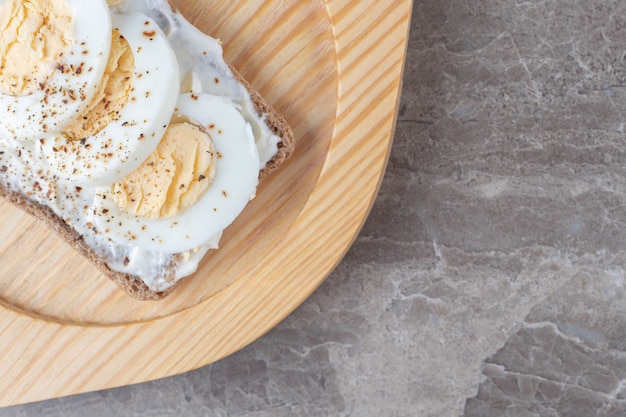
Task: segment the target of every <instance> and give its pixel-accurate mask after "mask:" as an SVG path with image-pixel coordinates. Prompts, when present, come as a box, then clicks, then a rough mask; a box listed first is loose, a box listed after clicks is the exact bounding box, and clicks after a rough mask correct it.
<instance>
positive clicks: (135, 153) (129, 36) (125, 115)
mask: <svg viewBox="0 0 626 417" xmlns="http://www.w3.org/2000/svg"><path fill="white" fill-rule="evenodd" d="M111 16H112V21H113V27H114V28H115V29H117V30H118V31H119V33H120V34H121V35H122V36H123V37H124V38H125V39H126V41H127V42H128V44H129V45H130V48H131V50H132V53H133V57H134V63H135V71H134V78H133V81H132V89H131V91H130V96H129V97H128V100H127V102H126V104H125V105H124V107H123V108H122V109H121V110H120V112H119V115H118V116H117V117H116V119H115V120H113V121H112V122H110V123H109V124H108V125H106V126H105V127H104V128H103V129H102V130H100V131H99V132H98V133H96V134H95V135H93V136H89V137H87V138H82V139H80V140H70V139H69V138H67V137H66V136H64V135H55V136H52V137H47V138H44V139H42V140H41V143H42V148H43V150H44V153H45V154H46V156H47V158H48V162H49V164H50V166H51V168H52V169H53V170H55V171H56V173H57V175H58V176H59V177H61V178H63V179H66V180H69V181H72V182H74V183H76V184H78V185H84V186H102V185H107V184H111V183H114V182H115V181H117V180H119V179H120V178H123V177H124V176H126V175H127V174H128V173H130V172H132V171H133V170H135V169H136V168H137V167H138V166H139V165H141V163H142V162H143V161H144V159H146V157H147V156H148V155H150V153H151V152H152V151H153V150H154V149H155V148H156V147H157V145H158V144H159V141H160V140H161V137H162V136H163V133H164V132H165V130H166V128H167V125H168V123H169V120H170V118H171V115H172V112H173V111H174V107H175V106H176V100H177V98H178V95H179V88H180V87H179V70H178V62H177V60H176V56H175V54H174V52H173V51H172V49H171V48H170V46H169V43H168V41H167V39H166V37H165V35H164V34H163V32H162V31H161V29H160V28H159V27H158V26H157V24H156V23H155V22H154V21H153V20H151V19H150V18H148V17H147V16H145V15H144V14H141V13H136V12H134V13H127V14H115V13H113V14H111Z"/></svg>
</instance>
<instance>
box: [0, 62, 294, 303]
mask: <svg viewBox="0 0 626 417" xmlns="http://www.w3.org/2000/svg"><path fill="white" fill-rule="evenodd" d="M231 71H232V72H233V74H234V76H235V77H236V78H237V79H238V80H239V81H240V82H241V83H242V84H243V85H244V86H245V87H246V88H247V90H248V91H249V93H250V96H251V98H252V102H253V103H254V106H255V109H256V110H257V113H258V115H259V116H263V118H264V121H265V123H266V125H267V126H268V127H269V128H270V130H271V131H272V132H273V133H274V134H275V135H276V136H278V137H279V138H280V139H281V140H280V142H279V143H278V151H277V153H276V154H275V155H274V157H273V158H272V159H271V160H270V161H269V162H268V163H267V164H266V165H265V167H264V168H263V169H262V170H261V171H260V172H259V181H262V180H263V179H264V178H266V177H267V176H268V175H269V174H270V173H271V172H273V171H274V170H276V169H277V168H278V167H280V166H281V165H282V164H283V162H284V161H285V160H286V159H287V158H289V157H290V156H291V154H292V153H293V150H294V146H295V140H294V136H293V133H292V131H291V128H290V127H289V125H288V124H287V122H286V121H285V119H284V117H283V116H282V115H281V114H280V113H278V112H277V111H275V110H274V108H273V107H272V106H271V105H270V104H269V103H267V102H266V101H265V100H264V99H263V97H262V96H261V95H260V94H259V93H258V92H257V91H255V90H254V89H253V88H252V87H251V86H250V84H249V83H248V82H247V81H246V80H245V79H244V78H243V77H242V76H241V74H240V73H239V72H238V71H237V70H236V69H235V68H233V67H232V66H231ZM1 176H2V173H1V172H0V177H1ZM2 184H3V182H2V181H0V196H2V197H3V198H5V199H6V200H8V201H10V202H11V203H13V204H15V205H16V206H18V207H20V208H21V209H23V210H24V211H26V212H27V213H29V214H31V215H32V216H34V217H35V218H37V219H39V220H41V221H43V222H44V223H45V224H46V225H48V226H49V227H51V228H52V229H53V230H54V231H55V232H56V233H57V234H58V235H59V236H61V238H63V239H64V240H65V241H67V242H68V243H69V244H70V245H71V246H72V247H74V248H75V249H76V250H77V251H78V252H79V253H80V254H82V255H83V256H85V257H86V258H87V259H89V260H90V261H91V262H92V263H93V264H94V265H96V266H97V267H98V268H99V269H100V270H101V271H102V272H103V273H104V275H105V276H107V277H108V278H109V279H111V280H112V281H113V282H115V283H116V284H117V285H118V286H119V287H120V288H121V289H122V290H124V291H125V292H126V293H128V295H130V296H131V297H133V298H136V299H138V300H159V299H162V298H164V297H166V296H167V295H168V294H170V293H171V292H172V291H174V289H175V288H176V287H177V284H178V283H179V282H180V281H178V282H177V283H176V284H174V285H173V286H172V287H170V288H168V289H167V290H165V291H153V290H151V289H150V288H149V287H148V286H147V285H146V284H145V283H144V281H143V280H142V279H141V277H138V276H134V275H129V274H125V273H121V272H117V271H114V270H112V269H111V268H110V267H109V266H108V265H107V263H106V261H105V260H104V259H101V258H100V257H98V255H97V254H96V252H95V251H94V250H93V249H92V248H91V247H90V246H89V245H88V244H87V243H86V242H85V241H84V240H83V238H82V236H81V235H80V234H79V233H78V232H77V231H76V230H75V229H73V228H72V227H71V226H70V225H69V224H67V223H66V222H65V221H64V220H63V219H62V218H60V217H59V216H58V215H56V214H55V213H54V211H53V210H52V209H51V208H49V207H47V206H46V205H43V204H40V203H37V202H35V201H33V200H32V199H29V198H28V197H27V196H26V195H24V194H22V193H20V192H17V191H14V190H10V189H8V188H7V187H6V186H4V185H2ZM179 260H180V256H175V257H174V258H173V260H172V261H171V263H170V264H169V265H168V267H167V268H166V269H167V274H169V275H170V278H171V279H173V276H174V273H175V269H176V266H177V262H178V261H179Z"/></svg>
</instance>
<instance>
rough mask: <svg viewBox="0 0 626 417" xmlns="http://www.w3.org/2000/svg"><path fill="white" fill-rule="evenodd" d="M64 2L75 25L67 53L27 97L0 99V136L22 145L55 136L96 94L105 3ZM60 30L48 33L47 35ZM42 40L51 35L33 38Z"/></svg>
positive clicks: (105, 42) (105, 49)
mask: <svg viewBox="0 0 626 417" xmlns="http://www.w3.org/2000/svg"><path fill="white" fill-rule="evenodd" d="M65 1H66V2H67V5H69V7H70V8H71V11H72V14H73V16H72V22H73V26H74V27H73V31H71V35H70V36H71V44H70V46H69V50H68V51H67V52H66V53H64V54H63V56H62V57H61V59H60V61H59V62H58V63H57V65H56V69H55V70H54V72H53V73H52V75H51V76H50V78H49V79H48V81H47V82H45V83H44V82H41V83H40V84H39V88H37V89H36V90H35V91H33V92H31V93H30V94H26V95H11V94H0V108H1V109H2V111H3V116H2V119H0V136H3V137H5V138H9V139H19V140H27V139H33V138H38V137H42V136H44V135H45V134H46V133H50V132H56V131H59V130H60V129H62V128H63V127H64V126H66V125H67V124H69V123H70V122H71V121H72V120H73V119H75V118H76V117H77V115H78V114H79V113H80V112H81V110H82V109H84V108H85V106H87V104H88V103H89V101H90V100H91V98H92V97H93V95H94V94H95V88H96V85H97V82H98V80H99V79H100V78H101V77H102V74H103V72H104V69H105V66H106V62H107V57H108V54H109V48H110V44H111V18H110V13H109V9H108V6H107V2H106V1H105V0H90V1H84V0H65ZM44 24H45V22H44ZM63 29H64V28H52V29H50V31H51V32H53V31H54V30H63ZM24 30H29V29H26V28H25V29H24ZM31 35H32V36H34V35H33V34H31ZM46 35H48V36H52V35H50V34H49V33H48V34H40V35H38V36H39V37H45V36H46ZM3 36H4V35H3ZM12 36H18V37H19V36H21V35H20V34H19V33H18V34H17V35H15V34H14V35H12ZM37 41H39V42H42V43H45V39H40V38H37ZM32 47H33V48H35V47H39V46H35V45H33V46H32ZM44 51H45V50H44Z"/></svg>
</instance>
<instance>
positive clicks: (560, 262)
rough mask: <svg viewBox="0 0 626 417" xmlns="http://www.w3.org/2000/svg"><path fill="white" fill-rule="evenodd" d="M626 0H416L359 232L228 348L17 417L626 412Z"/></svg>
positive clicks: (23, 409) (3, 412)
mask: <svg viewBox="0 0 626 417" xmlns="http://www.w3.org/2000/svg"><path fill="white" fill-rule="evenodd" d="M625 45H626V2H618V1H604V0H569V1H566V0H533V1H524V0H416V1H415V6H414V13H413V23H412V30H411V36H410V44H409V48H408V55H407V63H406V73H405V83H404V89H403V96H402V101H401V108H400V114H399V120H398V128H397V132H396V139H395V143H394V146H393V149H392V151H391V158H390V162H389V166H388V169H387V172H386V176H385V179H384V182H383V184H382V188H381V191H380V195H379V197H378V199H377V200H376V203H375V205H374V207H373V210H372V213H371V216H370V217H369V219H368V221H367V223H366V224H365V226H364V228H363V230H362V232H361V234H360V236H359V237H358V239H357V240H356V242H355V244H354V246H353V247H352V249H351V250H350V251H349V253H348V254H347V256H346V258H345V259H344V260H343V262H341V264H340V265H339V266H338V268H337V269H336V271H334V273H333V274H332V275H331V276H330V277H329V278H328V280H327V281H326V282H325V283H324V284H323V285H322V286H321V287H320V288H319V290H318V291H317V292H316V293H315V294H314V295H313V296H312V297H311V298H310V299H309V300H307V301H306V302H305V303H304V304H303V305H302V306H301V307H300V308H299V309H298V310H296V311H295V312H294V313H293V314H292V315H291V316H289V317H288V318H287V319H286V320H284V321H283V322H282V323H281V324H280V325H278V327H276V328H275V329H274V330H272V331H271V332H269V333H268V334H267V335H265V336H264V337H262V338H261V339H260V340H258V341H256V342H255V343H253V344H252V345H250V346H248V347H246V348H245V349H243V350H242V351H240V352H238V353H236V354H234V355H232V356H230V357H228V358H226V359H225V360H222V361H220V362H218V363H215V364H213V365H210V366H207V367H204V368H202V369H198V370H196V371H193V372H189V373H187V374H184V375H179V376H175V377H171V378H167V379H164V380H159V381H155V382H150V383H145V384H139V385H135V386H130V387H124V388H118V389H112V390H107V391H102V392H97V393H90V394H84V395H78V396H74V397H69V398H62V399H56V400H51V401H44V402H40V403H34V404H26V405H21V406H16V407H10V408H4V409H0V417H4V416H25V417H26V416H39V415H44V414H45V415H48V416H85V415H89V416H92V417H99V416H272V417H280V416H465V417H474V416H507V417H509V416H510V417H513V416H515V417H518V416H519V417H522V416H524V417H532V416H548V417H552V416H554V417H557V416H568V417H574V416H586V417H588V416H622V415H625V414H626V287H625V277H626V143H625V141H624V137H625V135H624V126H625V117H624V113H625V110H626V88H625V87H626V46H625Z"/></svg>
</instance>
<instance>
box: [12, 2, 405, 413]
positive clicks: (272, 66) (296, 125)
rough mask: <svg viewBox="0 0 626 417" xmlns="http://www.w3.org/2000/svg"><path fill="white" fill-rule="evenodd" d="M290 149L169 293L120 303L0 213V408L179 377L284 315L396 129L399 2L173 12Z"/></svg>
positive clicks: (345, 236) (365, 197) (315, 280)
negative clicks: (202, 36)
mask: <svg viewBox="0 0 626 417" xmlns="http://www.w3.org/2000/svg"><path fill="white" fill-rule="evenodd" d="M172 3H174V4H175V5H176V6H177V7H178V8H179V9H180V11H181V12H182V13H183V14H184V15H185V16H186V17H187V18H188V19H189V20H191V21H192V22H193V23H194V24H195V25H196V26H198V27H199V28H201V29H202V30H203V31H205V32H207V33H209V34H211V35H213V36H215V37H219V38H220V39H222V41H223V44H224V50H225V56H226V58H227V60H228V61H230V62H232V63H233V64H234V65H235V67H237V68H238V69H239V70H240V71H241V73H242V74H243V75H244V76H245V77H246V78H247V79H248V80H249V81H250V82H251V83H252V85H253V86H254V87H255V88H256V89H258V90H259V91H260V92H261V93H262V94H263V95H264V96H265V98H266V99H267V101H268V102H270V103H272V104H273V105H275V106H276V107H277V108H278V109H279V110H280V111H281V112H282V113H283V114H284V115H285V117H286V118H287V120H288V122H289V123H290V124H291V125H292V127H293V129H294V133H295V135H296V138H297V151H296V154H295V155H294V157H293V158H292V159H291V160H290V161H288V163H287V164H286V165H285V166H283V167H282V168H281V170H280V171H278V172H277V173H275V174H274V175H272V176H271V178H269V179H268V180H267V181H265V182H264V183H263V184H262V186H261V188H260V190H259V192H258V194H257V195H258V196H257V198H256V199H255V200H254V201H253V202H252V204H251V205H250V206H249V207H248V208H247V209H246V211H245V212H244V213H243V215H242V217H241V218H239V219H238V220H237V221H236V223H235V224H233V225H232V226H231V227H230V228H229V229H228V230H227V231H226V233H225V235H224V238H223V240H222V248H221V249H220V250H219V251H215V252H213V253H211V254H210V255H209V256H207V257H206V259H205V260H204V261H203V262H202V264H201V266H200V268H199V270H198V272H197V273H196V274H195V275H193V276H192V277H190V278H189V279H186V280H185V282H184V284H183V285H182V286H181V287H180V288H179V289H178V290H177V291H176V292H175V293H174V294H172V295H171V296H169V297H168V298H166V299H165V300H162V301H158V302H139V301H135V300H133V299H130V298H129V297H128V296H126V295H125V293H123V292H122V291H120V290H118V289H117V288H116V287H115V285H114V284H112V283H110V282H109V281H108V280H106V278H104V277H103V276H102V275H101V274H100V273H99V272H98V271H97V270H96V269H95V268H94V267H93V266H91V265H90V264H89V263H88V262H87V261H86V260H84V259H82V258H81V257H80V256H79V255H77V254H75V253H74V252H73V251H72V250H71V249H70V248H69V246H68V245H67V244H65V243H64V242H63V241H62V240H60V239H59V238H58V237H57V236H56V235H54V234H53V233H52V232H50V231H48V230H47V229H46V228H45V227H44V226H43V225H42V224H40V223H38V222H36V221H34V220H32V219H30V218H29V217H28V216H27V215H25V214H23V213H22V212H20V211H19V210H18V209H16V208H14V207H12V206H11V205H10V204H7V203H0V216H1V217H2V219H4V221H2V222H0V236H2V239H1V241H0V262H1V264H2V269H1V270H0V337H1V338H2V339H1V340H2V341H3V343H2V344H1V345H0V346H1V347H0V350H2V360H1V361H0V375H2V376H3V378H0V392H1V393H2V394H0V406H6V405H11V404H17V403H24V402H30V401H35V400H41V399H46V398H52V397H58V396H64V395H69V394H75V393H79V392H86V391H92V390H98V389H103V388H110V387H114V386H120V385H126V384H130V383H136V382H142V381H147V380H151V379H156V378H161V377H165V376H168V375H172V374H176V373H180V372H184V371H187V370H191V369H194V368H197V367H200V366H203V365H206V364H209V363H211V362H213V361H216V360H218V359H220V358H223V357H224V356H227V355H229V354H231V353H233V352H234V351H236V350H238V349H240V348H242V347H243V346H245V345H247V344H249V343H250V342H252V341H253V340H255V339H256V338H258V337H259V336H261V335H262V334H264V333H265V332H267V331H268V330H269V329H271V328H272V327H273V326H274V325H275V324H277V323H278V322H279V321H280V320H282V319H283V318H284V317H285V316H286V315H288V314H289V313H290V312H291V311H293V309H295V308H296V307H297V306H298V305H299V304H300V303H301V302H302V301H303V300H304V299H305V298H306V297H308V296H309V295H310V294H311V292H313V291H314V290H315V288H317V286H319V284H320V283H321V282H322V281H323V280H324V278H325V277H326V276H327V275H328V274H329V273H330V271H331V270H332V269H333V268H334V266H335V265H336V264H337V263H338V262H339V261H340V259H341V257H342V256H343V254H344V253H345V252H346V251H347V249H348V248H349V246H350V244H351V243H352V241H353V239H354V237H355V236H356V234H357V233H358V231H359V229H360V227H361V225H362V224H363V222H364V220H365V218H366V216H367V214H368V212H369V209H370V206H371V204H372V202H373V199H374V198H375V196H376V193H377V190H378V187H379V185H380V181H381V179H382V175H383V172H384V168H385V165H386V162H387V158H388V152H389V148H390V146H391V140H392V137H393V130H394V127H395V117H396V112H397V107H398V98H399V96H398V95H399V91H400V86H401V80H402V68H403V64H404V55H405V49H406V42H407V35H408V28H409V20H410V16H411V7H412V2H411V1H409V0H397V1H391V0H387V1H379V0H360V1H351V0H328V1H322V0H311V1H296V0H291V1H278V0H276V1H264V0H250V1H237V2H221V1H193V0H188V1H185V0H180V1H173V2H172Z"/></svg>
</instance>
